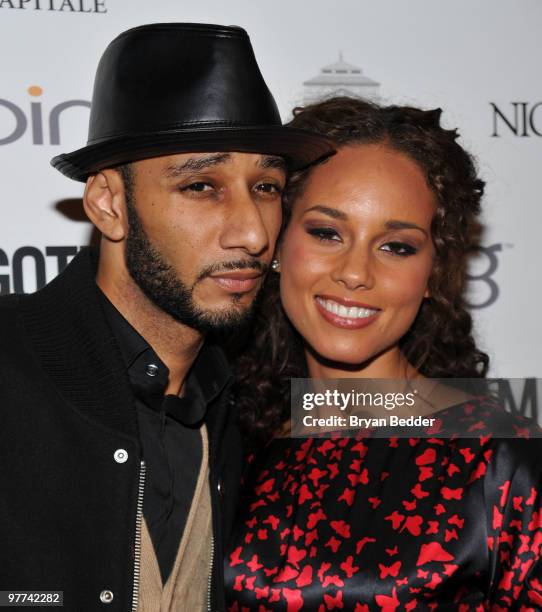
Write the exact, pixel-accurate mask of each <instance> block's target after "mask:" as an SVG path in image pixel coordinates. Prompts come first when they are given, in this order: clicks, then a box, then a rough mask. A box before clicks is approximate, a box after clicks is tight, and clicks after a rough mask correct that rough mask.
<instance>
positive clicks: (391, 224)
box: [384, 219, 427, 236]
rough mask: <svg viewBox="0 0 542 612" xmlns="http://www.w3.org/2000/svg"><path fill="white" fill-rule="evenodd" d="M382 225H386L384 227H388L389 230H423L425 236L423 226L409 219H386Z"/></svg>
mask: <svg viewBox="0 0 542 612" xmlns="http://www.w3.org/2000/svg"><path fill="white" fill-rule="evenodd" d="M384 226H385V227H386V229H390V230H394V229H417V230H420V232H423V233H424V234H425V235H426V236H427V232H426V231H425V230H424V229H423V227H420V226H419V225H416V224H415V223H411V222H410V221H399V220H398V219H390V221H386V223H385V224H384Z"/></svg>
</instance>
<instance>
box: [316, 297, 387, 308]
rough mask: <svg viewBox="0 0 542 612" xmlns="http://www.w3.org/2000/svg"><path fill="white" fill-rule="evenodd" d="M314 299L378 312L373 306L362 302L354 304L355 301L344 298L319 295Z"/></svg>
mask: <svg viewBox="0 0 542 612" xmlns="http://www.w3.org/2000/svg"><path fill="white" fill-rule="evenodd" d="M315 297H319V298H321V299H322V300H331V301H332V302H337V304H341V305H342V306H347V307H355V308H369V309H371V310H380V308H378V306H373V305H372V304H364V303H362V302H356V301H355V300H351V299H349V298H345V297H338V296H336V295H328V294H323V293H320V294H318V295H317V296H315Z"/></svg>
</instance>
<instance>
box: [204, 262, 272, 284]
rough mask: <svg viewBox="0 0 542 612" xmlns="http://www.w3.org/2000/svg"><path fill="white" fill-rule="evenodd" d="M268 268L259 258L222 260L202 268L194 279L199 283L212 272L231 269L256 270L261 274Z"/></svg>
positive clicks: (216, 272)
mask: <svg viewBox="0 0 542 612" xmlns="http://www.w3.org/2000/svg"><path fill="white" fill-rule="evenodd" d="M268 269H269V265H268V264H266V263H263V262H262V261H260V260H259V259H240V260H238V261H223V262H220V263H216V264H211V265H209V266H207V267H206V268H204V269H203V270H202V271H201V272H200V273H199V274H198V277H197V279H196V283H199V282H200V281H202V280H203V279H204V278H207V277H208V276H212V275H213V274H215V275H216V274H219V273H220V272H231V271H232V270H256V271H257V272H260V273H261V274H262V275H263V274H265V273H266V272H267V271H268Z"/></svg>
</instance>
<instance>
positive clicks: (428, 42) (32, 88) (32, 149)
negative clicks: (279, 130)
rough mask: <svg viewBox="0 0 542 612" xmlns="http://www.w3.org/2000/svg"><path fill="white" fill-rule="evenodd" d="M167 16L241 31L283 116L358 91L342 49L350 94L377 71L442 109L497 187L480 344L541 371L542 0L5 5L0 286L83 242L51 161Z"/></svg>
mask: <svg viewBox="0 0 542 612" xmlns="http://www.w3.org/2000/svg"><path fill="white" fill-rule="evenodd" d="M160 21H199V22H207V23H219V24H225V25H231V24H235V25H240V26H243V27H244V28H246V29H247V30H248V32H249V34H250V36H251V39H252V43H253V45H254V48H255V52H256V57H257V59H258V61H259V64H260V67H261V69H262V72H263V74H264V77H265V78H266V81H267V83H268V85H269V87H270V89H271V90H272V91H273V93H274V95H275V98H276V100H277V102H278V104H279V108H280V109H281V112H282V115H283V117H284V118H285V119H286V118H287V117H288V115H289V112H290V110H291V108H292V107H293V106H294V105H295V104H298V103H300V102H302V101H303V99H304V97H307V96H309V95H310V90H311V89H314V86H311V85H304V83H305V82H306V81H309V80H311V79H313V78H314V77H318V76H323V75H325V76H326V78H327V81H328V82H329V85H328V90H344V89H347V90H348V87H347V86H345V85H344V83H342V81H341V78H342V77H341V76H340V74H339V73H337V72H336V70H337V69H343V68H345V67H344V66H339V67H337V66H336V65H335V66H333V64H334V63H336V62H337V61H338V60H339V57H340V54H342V58H343V61H344V62H346V63H348V64H349V65H350V66H349V67H346V69H347V70H350V71H352V70H353V71H354V72H352V73H351V74H350V76H349V77H347V78H350V81H351V85H352V87H351V90H352V91H353V88H355V87H356V83H360V82H363V78H364V77H367V78H368V79H370V80H371V81H373V82H374V83H373V84H372V85H371V87H370V88H369V89H371V92H372V93H373V94H374V95H376V96H378V97H379V98H380V100H382V101H384V102H394V103H410V104H415V105H420V106H422V107H425V108H432V107H436V106H440V107H442V108H443V109H444V118H445V123H446V124H447V125H448V127H452V126H453V127H456V126H458V127H459V129H460V132H461V134H462V143H463V144H464V145H465V146H466V147H467V148H468V149H469V150H471V151H472V152H473V153H474V154H475V155H476V157H477V159H478V161H479V168H480V170H481V174H482V177H483V178H484V179H485V180H486V181H487V183H488V187H487V195H486V198H485V215H484V220H485V223H486V226H487V231H486V233H485V236H484V250H483V251H482V252H481V253H480V255H479V256H478V257H477V259H476V262H475V264H474V265H473V268H472V275H473V277H476V278H474V279H473V280H472V281H471V283H470V291H469V300H470V302H471V304H472V306H473V308H472V313H473V315H474V317H475V323H476V326H477V335H478V339H479V342H480V345H481V347H482V348H483V349H485V350H486V351H488V352H489V354H490V356H491V359H492V369H491V374H492V375H493V376H506V377H534V376H537V377H542V359H541V357H542V348H541V346H542V342H541V341H542V323H541V319H540V315H539V310H538V308H539V303H538V300H540V299H541V298H542V290H541V289H540V285H539V276H540V275H539V268H540V266H541V264H542V257H541V256H540V233H541V232H542V207H541V202H540V176H541V170H540V162H541V155H540V153H541V145H542V139H541V136H542V102H541V101H542V90H541V89H540V81H539V74H540V68H539V59H540V42H539V40H540V31H541V26H542V3H541V2H540V1H539V0H500V1H499V2H495V1H494V0H477V1H476V2H474V3H473V2H472V0H453V1H451V0H450V1H448V2H434V0H410V1H409V2H408V3H407V2H404V1H403V0H380V1H379V2H374V1H369V0H340V1H339V2H333V3H332V2H330V1H329V0H328V1H323V0H294V1H291V0H290V1H288V2H286V1H285V0H274V1H273V2H262V1H260V2H255V1H254V0H228V1H227V2H223V1H218V0H198V1H194V2H187V1H186V0H159V1H157V0H0V65H1V79H0V168H1V173H2V174H1V179H2V180H1V183H0V194H1V199H0V201H1V204H0V206H1V209H0V210H1V212H0V214H1V216H0V220H1V223H0V293H8V292H13V291H22V290H24V291H26V292H30V291H34V290H35V288H36V286H37V285H39V284H41V283H42V282H43V281H44V280H45V279H47V280H50V279H51V278H52V277H53V276H54V275H55V274H56V273H57V272H58V269H59V265H60V266H62V265H63V262H65V261H67V260H68V259H69V258H70V257H71V255H72V254H73V253H74V252H75V251H76V249H77V248H78V247H80V246H82V245H85V244H87V243H88V240H89V236H90V231H91V228H90V226H89V224H88V223H87V222H85V221H84V220H83V219H82V216H81V207H80V202H78V199H79V198H80V197H81V194H82V185H81V184H79V183H76V182H73V181H70V180H68V179H66V178H64V177H63V176H62V175H61V174H59V173H58V172H56V171H55V170H53V169H52V168H51V167H50V165H49V160H50V158H51V157H53V156H54V155H57V154H58V153H61V152H66V151H71V150H73V149H75V148H79V147H81V146H83V145H84V144H85V142H86V127H87V121H88V104H87V103H88V101H89V100H90V97H91V93H92V83H93V78H94V71H95V69H96V65H97V62H98V59H99V57H100V55H101V53H102V51H103V50H104V49H105V47H106V45H107V44H108V43H109V42H110V40H112V39H113V38H114V37H115V36H116V35H117V34H118V33H119V32H121V31H122V30H125V29H127V28H129V27H132V26H136V25H140V24H143V23H151V22H160ZM330 64H331V65H332V66H331V67H328V68H327V70H328V72H325V73H322V72H321V69H322V68H324V67H327V66H329V65H330ZM357 70H361V71H362V73H360V72H356V71H357ZM343 81H344V79H343ZM365 82H366V81H365ZM65 103H67V104H66V106H67V108H65V109H64V110H62V112H60V115H58V111H59V107H58V105H59V104H65ZM538 105H539V106H538ZM60 108H63V107H60ZM57 115H58V121H57V122H56V125H57V126H58V130H56V129H55V116H57ZM51 120H52V123H53V125H52V128H53V129H52V130H51V125H50V123H51ZM57 132H58V133H57ZM58 140H59V141H60V143H58V142H57V141H58ZM56 247H67V248H66V249H60V250H59V249H58V248H56ZM36 274H37V276H36Z"/></svg>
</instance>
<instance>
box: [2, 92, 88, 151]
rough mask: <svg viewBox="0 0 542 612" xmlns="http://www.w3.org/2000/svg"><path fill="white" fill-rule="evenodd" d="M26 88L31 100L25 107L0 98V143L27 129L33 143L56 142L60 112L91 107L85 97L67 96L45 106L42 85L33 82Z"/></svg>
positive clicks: (12, 139) (20, 135)
mask: <svg viewBox="0 0 542 612" xmlns="http://www.w3.org/2000/svg"><path fill="white" fill-rule="evenodd" d="M27 92H28V95H29V96H30V100H29V101H28V106H27V107H26V108H24V107H21V106H18V105H17V104H15V103H14V102H11V101H10V100H6V99H4V98H0V145H9V144H11V143H13V142H16V141H17V140H20V139H21V138H23V136H24V135H25V134H26V133H27V132H29V133H30V137H31V139H32V143H33V144H35V145H42V144H51V145H59V144H60V124H61V116H62V114H63V113H64V111H66V110H67V109H70V108H73V107H83V108H86V109H90V102H88V101H87V100H66V101H64V102H60V103H59V104H56V105H55V106H53V107H52V108H51V109H47V108H44V105H43V104H42V102H41V101H40V97H41V96H42V94H43V89H42V88H41V87H39V86H38V85H32V86H31V87H29V88H28V89H27Z"/></svg>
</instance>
